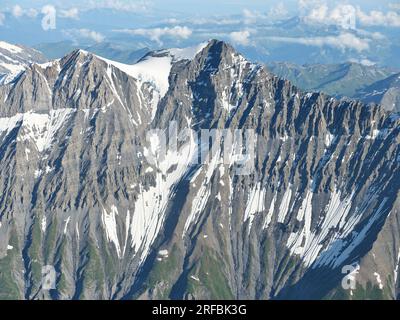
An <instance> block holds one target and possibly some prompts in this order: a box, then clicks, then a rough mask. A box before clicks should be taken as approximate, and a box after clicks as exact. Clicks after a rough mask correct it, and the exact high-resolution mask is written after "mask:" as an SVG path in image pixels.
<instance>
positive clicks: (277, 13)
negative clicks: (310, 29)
mask: <svg viewBox="0 0 400 320" xmlns="http://www.w3.org/2000/svg"><path fill="white" fill-rule="evenodd" d="M288 13H289V12H288V10H287V9H286V7H285V5H284V4H283V2H279V3H277V4H276V5H274V6H273V7H272V8H271V9H270V10H269V12H268V16H269V17H270V18H272V19H282V18H285V17H287V16H288Z"/></svg>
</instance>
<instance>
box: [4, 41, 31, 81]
mask: <svg viewBox="0 0 400 320" xmlns="http://www.w3.org/2000/svg"><path fill="white" fill-rule="evenodd" d="M22 51H23V49H22V48H20V47H18V46H16V45H13V44H10V43H7V42H4V41H0V70H1V69H5V70H6V72H0V85H2V84H8V83H10V82H11V81H12V80H13V79H15V77H16V76H17V75H19V74H20V73H21V72H22V71H23V70H25V68H26V67H27V65H28V63H21V62H20V61H17V60H15V59H14V58H15V57H16V56H18V54H20V53H21V52H22ZM13 57H14V58H13Z"/></svg>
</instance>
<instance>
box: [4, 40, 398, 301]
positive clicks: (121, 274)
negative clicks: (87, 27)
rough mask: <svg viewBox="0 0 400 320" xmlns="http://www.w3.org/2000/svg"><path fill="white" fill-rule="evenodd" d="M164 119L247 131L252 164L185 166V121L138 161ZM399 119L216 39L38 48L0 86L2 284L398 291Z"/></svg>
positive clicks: (230, 293)
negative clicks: (47, 270) (51, 52)
mask: <svg viewBox="0 0 400 320" xmlns="http://www.w3.org/2000/svg"><path fill="white" fill-rule="evenodd" d="M166 62H169V64H168V65H169V67H168V68H170V69H168V68H167V69H166ZM151 67H153V68H154V69H155V70H156V76H154V73H152V74H150V76H149V75H148V74H147V75H146V72H145V70H146V68H151ZM165 70H167V71H168V72H167V73H166V76H167V78H165ZM158 71H159V72H158ZM150 73H151V72H150ZM158 73H160V74H164V78H163V79H160V76H159V75H158ZM166 79H167V80H168V82H167V86H165V81H166ZM171 122H173V123H176V126H177V130H178V132H181V131H182V130H184V129H185V128H188V127H190V128H192V129H193V130H194V132H199V131H200V130H201V129H211V128H213V129H217V128H219V129H229V130H234V129H241V130H243V131H244V130H246V129H253V130H254V131H255V133H256V136H255V137H256V139H255V140H254V141H253V142H254V143H255V144H256V147H255V154H254V170H252V171H251V172H250V174H245V175H236V174H235V170H234V166H233V165H232V164H226V163H225V164H224V163H221V162H222V159H221V155H220V154H218V153H217V154H215V155H210V160H209V161H207V162H206V163H203V164H193V163H192V160H193V159H194V158H196V157H197V154H196V144H195V143H193V139H192V138H193V137H191V138H189V139H186V140H185V141H181V142H180V143H179V148H178V150H168V152H167V153H166V155H165V157H163V158H161V159H157V161H156V162H155V163H151V161H150V162H149V161H147V159H146V155H148V154H149V152H150V153H151V152H152V150H151V149H152V148H153V147H154V143H152V144H149V139H148V138H149V132H152V131H151V130H154V129H162V130H167V129H168V128H169V126H170V124H171ZM399 124H400V118H399V116H398V115H397V114H394V113H388V112H386V111H384V110H383V109H382V108H381V107H379V106H366V105H364V104H362V103H359V102H355V101H351V102H349V101H344V100H343V101H340V100H335V99H333V98H330V97H328V96H326V95H324V94H320V93H313V94H310V93H303V92H301V91H300V90H298V89H297V88H296V87H294V86H292V85H291V84H290V82H288V81H285V80H281V79H279V78H277V77H275V76H274V75H272V74H271V73H269V72H268V71H267V70H266V69H265V68H264V67H262V66H259V65H255V64H252V63H250V62H248V61H246V60H245V59H244V58H243V57H242V56H241V55H240V54H238V53H237V52H235V50H234V49H233V48H232V47H230V46H229V45H227V44H225V43H223V42H220V41H216V40H213V41H210V42H209V43H208V44H206V45H205V46H203V47H201V48H199V50H198V52H197V53H196V54H195V55H194V57H190V58H189V57H187V56H184V55H182V57H178V53H177V51H176V50H175V51H171V52H169V51H160V52H155V53H150V54H148V55H147V56H146V57H144V58H143V59H142V60H141V61H139V65H138V66H136V67H131V66H128V67H127V66H123V65H121V64H118V63H112V62H110V61H108V60H105V59H103V58H100V57H97V56H95V55H93V54H90V53H87V52H85V51H80V50H77V51H74V52H72V53H71V54H69V55H67V56H66V57H64V58H63V59H61V60H58V61H54V62H53V63H49V64H46V65H37V64H34V65H32V66H30V67H29V68H28V69H27V70H26V71H25V72H24V73H23V74H21V75H20V76H19V77H18V78H16V79H15V80H14V81H13V82H11V83H9V84H7V85H3V86H1V87H0V130H1V131H0V159H1V160H0V170H1V173H0V176H1V178H0V189H1V190H0V191H1V194H2V197H1V198H0V221H1V226H0V283H1V286H0V298H21V299H23V298H26V299H72V298H76V299H77V298H80V299H133V298H135V299H137V298H140V299H155V298H179V299H180V298H184V299H209V298H228V299H234V298H243V299H282V298H293V299H296V298H301V299H304V298H315V299H321V298H326V297H331V298H332V297H333V298H360V297H363V296H365V297H372V296H374V295H377V296H378V297H380V298H387V299H393V298H396V297H397V296H398V294H399V281H398V279H397V269H398V264H399V261H398V260H399V255H398V253H399V249H400V242H399V236H398V235H399V198H398V191H399V181H400V180H399V160H400V150H399V149H400V148H399V130H400V129H399ZM150 138H151V137H150ZM150 142H151V139H150ZM247 143H248V144H249V142H247ZM348 264H354V265H356V264H358V267H359V272H358V273H357V275H356V279H357V288H356V289H354V290H351V291H346V290H343V289H341V281H342V278H343V274H342V273H341V269H342V267H343V266H344V265H348ZM46 265H51V266H54V267H55V269H56V271H57V282H56V289H54V290H50V291H48V290H44V289H43V288H42V284H41V280H42V274H41V271H42V267H43V266H46ZM377 275H378V276H377ZM378 279H379V281H378Z"/></svg>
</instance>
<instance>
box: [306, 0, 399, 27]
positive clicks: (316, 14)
mask: <svg viewBox="0 0 400 320" xmlns="http://www.w3.org/2000/svg"><path fill="white" fill-rule="evenodd" d="M300 2H304V3H303V6H304V7H306V8H309V11H308V12H307V14H306V15H305V16H304V19H305V21H306V22H308V23H311V24H328V25H337V26H341V27H343V28H345V29H355V27H356V23H357V24H359V25H363V26H391V27H400V15H399V14H398V13H397V12H395V11H388V12H386V13H384V12H382V11H378V10H372V11H370V12H369V13H366V12H364V11H363V10H362V9H361V8H360V7H354V6H352V5H349V4H338V5H336V6H335V7H333V8H332V9H330V8H329V7H328V5H327V4H326V3H318V4H316V5H315V6H313V7H310V6H308V7H307V6H306V4H305V1H304V0H301V1H300Z"/></svg>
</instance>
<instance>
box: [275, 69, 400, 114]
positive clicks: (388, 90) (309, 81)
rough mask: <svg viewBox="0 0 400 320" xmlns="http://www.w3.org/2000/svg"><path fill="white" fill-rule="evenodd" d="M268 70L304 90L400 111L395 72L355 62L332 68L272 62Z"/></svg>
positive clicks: (397, 75) (399, 86)
mask: <svg viewBox="0 0 400 320" xmlns="http://www.w3.org/2000/svg"><path fill="white" fill-rule="evenodd" d="M267 66H268V68H269V69H270V70H271V71H272V72H273V73H275V74H276V75H278V76H279V77H282V78H284V79H288V80H290V81H291V82H292V83H293V84H294V85H296V86H298V87H299V88H301V89H303V90H306V91H315V92H319V91H321V92H324V93H326V94H329V95H332V96H334V97H337V98H340V97H349V98H354V99H358V100H361V101H363V102H366V103H371V102H374V103H380V104H382V105H383V106H384V107H385V109H387V110H397V111H400V103H399V99H400V95H399V91H400V85H399V75H400V74H399V73H396V71H395V70H391V69H388V68H380V67H378V66H375V65H364V64H360V63H354V62H347V63H342V64H328V65H325V64H311V65H296V64H293V63H287V62H269V63H267Z"/></svg>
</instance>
